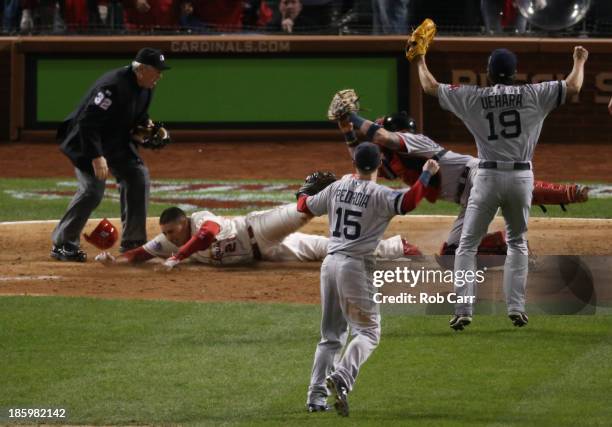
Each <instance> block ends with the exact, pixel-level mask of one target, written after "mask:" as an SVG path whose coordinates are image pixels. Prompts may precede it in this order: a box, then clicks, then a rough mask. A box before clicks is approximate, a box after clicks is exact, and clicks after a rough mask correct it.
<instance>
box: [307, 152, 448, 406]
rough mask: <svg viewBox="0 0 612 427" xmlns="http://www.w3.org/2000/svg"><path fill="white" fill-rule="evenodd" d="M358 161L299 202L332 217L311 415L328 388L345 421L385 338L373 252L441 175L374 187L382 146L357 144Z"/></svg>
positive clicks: (428, 167)
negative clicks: (351, 396) (361, 375)
mask: <svg viewBox="0 0 612 427" xmlns="http://www.w3.org/2000/svg"><path fill="white" fill-rule="evenodd" d="M353 163H354V164H355V167H356V169H357V173H356V174H355V175H346V176H344V177H343V178H342V179H340V180H338V181H336V182H334V183H333V184H331V185H329V186H328V187H327V188H325V189H324V190H323V191H321V192H320V193H318V194H316V195H314V196H302V197H300V199H299V200H298V211H300V212H303V213H307V214H313V215H315V216H320V215H324V214H328V215H329V231H330V239H329V244H328V247H327V256H326V257H325V260H324V261H323V264H322V266H321V305H322V311H323V318H322V321H321V340H320V341H319V344H318V346H317V349H316V352H315V357H314V365H313V368H312V376H311V380H310V387H309V389H308V400H307V402H306V405H307V408H308V410H309V411H310V412H316V411H324V410H327V404H326V400H327V396H328V390H329V392H331V393H332V395H333V397H334V398H335V407H336V410H337V411H338V413H339V414H340V415H343V416H347V415H348V401H347V395H348V392H349V391H351V389H352V388H353V384H354V383H355V378H356V377H357V374H358V372H359V368H360V367H361V365H362V364H363V363H364V362H365V361H366V360H367V358H368V357H369V356H370V354H371V353H372V351H374V349H375V348H376V346H377V345H378V341H379V338H380V315H379V311H378V306H377V304H376V303H375V302H374V298H373V297H374V293H375V292H376V291H375V288H374V286H373V284H372V274H373V271H374V250H375V249H376V246H377V245H378V243H379V242H380V239H381V238H382V235H383V233H384V232H385V230H386V228H387V226H388V225H389V221H391V219H392V218H393V217H394V216H395V215H403V214H405V213H407V212H409V211H411V210H413V209H414V208H415V207H416V206H417V204H418V203H419V201H420V200H421V199H422V198H423V196H424V194H425V189H424V187H426V186H427V185H428V184H429V179H430V178H431V176H432V175H434V174H435V173H436V172H437V171H438V164H437V163H436V162H435V161H434V160H428V162H427V163H426V164H425V165H424V166H423V173H422V174H421V176H420V177H419V180H418V181H417V182H416V183H415V184H414V185H413V186H412V187H411V188H410V190H409V191H393V190H391V189H389V188H387V187H384V186H382V185H378V184H376V183H375V182H374V181H375V180H376V173H377V172H376V171H377V169H378V167H379V166H380V164H381V154H380V149H379V148H378V146H377V145H375V144H372V143H369V142H364V143H361V144H359V145H358V146H357V147H356V148H355V151H354V155H353ZM348 326H350V330H351V334H352V335H353V339H352V340H351V342H350V343H349V344H348V346H347V347H346V349H345V351H344V354H343V355H342V358H341V359H340V360H339V361H338V362H337V363H335V361H336V356H339V355H340V351H341V350H342V348H343V347H344V345H345V343H346V340H347V328H348ZM334 368H335V370H334V371H333V372H332V369H334ZM330 372H331V375H329V376H328V377H327V378H326V376H327V375H328V374H329V373H330ZM326 383H327V387H326Z"/></svg>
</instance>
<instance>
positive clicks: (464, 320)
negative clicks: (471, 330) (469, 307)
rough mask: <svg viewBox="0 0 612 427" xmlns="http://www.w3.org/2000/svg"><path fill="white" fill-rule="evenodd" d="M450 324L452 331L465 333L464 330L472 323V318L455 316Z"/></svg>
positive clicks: (463, 315) (461, 315)
mask: <svg viewBox="0 0 612 427" xmlns="http://www.w3.org/2000/svg"><path fill="white" fill-rule="evenodd" d="M448 323H449V325H450V327H451V329H454V330H455V331H463V328H465V327H466V326H467V325H469V324H470V323H472V316H470V315H467V314H455V315H454V316H453V318H452V319H451V320H450V321H449V322H448Z"/></svg>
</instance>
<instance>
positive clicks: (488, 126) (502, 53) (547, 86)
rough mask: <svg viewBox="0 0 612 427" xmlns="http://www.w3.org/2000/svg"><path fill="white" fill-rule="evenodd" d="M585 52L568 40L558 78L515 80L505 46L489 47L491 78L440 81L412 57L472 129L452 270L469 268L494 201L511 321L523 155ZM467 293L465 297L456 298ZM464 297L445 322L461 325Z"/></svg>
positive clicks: (523, 198)
mask: <svg viewBox="0 0 612 427" xmlns="http://www.w3.org/2000/svg"><path fill="white" fill-rule="evenodd" d="M587 57H588V52H587V50H586V49H584V48H583V47H582V46H576V47H575V48H574V53H573V59H574V66H573V69H572V71H571V73H570V74H569V75H568V76H567V78H566V79H565V80H561V81H549V82H543V83H538V84H526V85H515V84H514V76H515V75H516V71H517V59H516V56H515V55H514V54H513V53H512V52H510V51H509V50H507V49H496V50H494V51H493V52H492V53H491V56H490V57H489V62H488V66H487V74H488V78H489V80H490V82H491V85H492V86H488V87H477V86H459V85H448V84H440V83H438V82H437V81H436V79H435V78H434V77H433V75H432V74H431V73H430V71H429V70H428V68H427V65H426V64H425V55H424V54H423V55H421V56H418V57H417V58H416V62H417V67H418V71H419V79H420V82H421V85H422V86H423V90H424V91H425V92H426V93H427V94H429V95H432V96H436V97H438V98H439V101H440V106H441V107H442V108H443V109H445V110H448V111H450V112H452V113H453V114H455V115H456V116H457V117H459V118H460V119H461V120H462V121H463V122H464V124H465V125H466V127H467V128H468V130H469V131H470V132H471V133H472V135H474V139H475V140H476V146H477V148H478V158H479V159H481V160H480V163H479V165H478V173H477V174H476V177H475V179H474V184H473V188H472V191H471V193H470V197H469V201H468V206H467V209H466V212H465V221H464V226H463V230H462V233H461V238H460V241H459V247H458V249H457V252H456V256H455V271H456V272H457V271H463V272H465V271H474V270H475V269H476V251H477V249H478V245H479V244H480V240H481V239H482V237H483V236H484V235H485V233H486V232H487V228H488V226H489V224H490V223H491V221H492V220H493V217H494V216H495V213H496V212H497V209H498V208H501V211H502V215H503V216H504V219H505V222H506V231H507V233H506V234H507V237H506V239H507V244H508V255H507V257H506V262H505V265H504V279H503V283H504V293H505V296H506V305H507V310H508V316H509V317H510V319H511V320H512V323H513V324H514V325H515V326H524V325H526V324H527V322H528V318H527V314H526V313H525V286H526V284H527V266H528V263H527V256H528V249H527V240H526V238H525V233H526V232H527V222H528V220H529V207H530V205H531V196H532V191H533V171H532V169H533V168H532V163H531V159H532V157H533V152H534V150H535V146H536V144H537V143H538V138H539V137H540V131H541V130H542V124H543V122H544V119H545V118H546V116H547V115H548V114H549V113H550V112H551V111H552V110H553V109H555V108H556V107H559V106H560V105H561V104H563V103H564V102H565V100H566V99H567V98H568V97H571V96H573V95H576V94H577V93H579V92H580V89H581V88H582V82H583V80H584V64H585V62H586V60H587ZM455 292H456V293H457V294H458V295H460V296H472V295H474V283H473V282H471V283H470V282H468V283H466V284H465V285H464V286H461V287H457V286H456V287H455ZM463 300H469V299H463ZM472 310H473V308H472V304H456V305H455V316H454V317H453V318H452V319H451V321H450V326H451V328H453V329H455V330H462V329H463V328H464V327H465V326H467V325H468V324H470V323H471V322H472Z"/></svg>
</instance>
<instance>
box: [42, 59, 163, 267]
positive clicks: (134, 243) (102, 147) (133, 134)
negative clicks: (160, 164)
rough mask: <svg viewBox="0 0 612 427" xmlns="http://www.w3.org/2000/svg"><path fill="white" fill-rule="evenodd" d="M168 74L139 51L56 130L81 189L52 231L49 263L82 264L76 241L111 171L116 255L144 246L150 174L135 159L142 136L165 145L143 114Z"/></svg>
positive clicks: (96, 85)
mask: <svg viewBox="0 0 612 427" xmlns="http://www.w3.org/2000/svg"><path fill="white" fill-rule="evenodd" d="M169 68H170V67H168V66H167V65H166V62H165V58H164V55H163V54H162V53H161V52H160V51H159V50H156V49H152V48H143V49H141V50H140V51H139V52H138V54H137V55H136V57H135V58H134V60H133V61H132V63H131V65H128V66H125V67H121V68H118V69H115V70H112V71H109V72H107V73H106V74H104V75H103V76H102V77H100V78H99V79H98V80H97V81H96V82H95V83H94V84H93V85H92V86H91V88H90V89H89V90H88V91H87V94H86V95H85V97H84V98H83V99H82V101H81V103H80V104H79V106H78V107H77V108H76V109H75V110H74V111H73V112H72V113H71V114H70V115H69V116H68V117H67V118H66V120H65V121H64V122H63V123H62V124H61V125H60V127H59V129H58V131H57V140H58V142H59V143H60V149H61V151H62V152H63V153H64V154H65V155H66V156H67V157H68V158H69V159H70V161H71V162H72V164H73V165H74V168H75V174H76V177H77V179H78V181H79V183H78V189H77V192H76V194H75V195H74V197H73V199H72V200H71V202H70V204H69V205H68V208H67V210H66V213H65V214H64V216H63V217H62V219H61V220H60V222H59V224H58V225H57V226H56V227H55V229H54V230H53V234H52V237H51V238H52V241H53V247H52V249H51V257H52V258H55V259H57V260H60V261H78V262H84V261H86V259H87V254H86V253H85V252H84V251H82V250H81V249H80V244H79V237H80V234H81V231H82V230H83V228H84V227H85V224H86V222H87V220H88V219H89V216H90V215H91V213H92V212H93V210H94V209H96V207H97V206H98V205H99V204H100V202H101V201H102V197H103V196H104V189H105V182H106V178H107V177H108V173H109V171H110V172H111V173H112V174H113V175H114V176H115V178H116V179H117V183H118V185H119V193H120V203H121V221H122V225H123V232H122V238H121V247H120V251H122V252H123V251H126V250H129V249H131V248H135V247H139V246H141V245H142V244H144V243H145V242H146V241H147V235H146V227H145V226H146V217H147V205H148V201H149V185H150V182H149V171H148V170H147V168H146V166H145V165H144V163H143V161H142V159H141V157H140V155H139V153H138V145H140V144H143V142H146V141H143V140H144V139H147V138H143V130H150V131H151V132H155V133H156V135H157V136H158V135H159V134H160V133H163V135H164V138H165V139H168V134H167V132H166V131H165V129H163V128H160V127H159V126H154V124H153V122H152V121H151V120H150V119H149V115H148V113H147V111H148V109H149V105H150V104H151V99H152V96H153V89H154V87H155V85H156V84H157V82H158V81H159V79H160V78H161V76H162V71H164V70H167V69H169ZM145 133H146V132H145ZM149 136H150V133H149ZM144 145H145V146H146V144H144Z"/></svg>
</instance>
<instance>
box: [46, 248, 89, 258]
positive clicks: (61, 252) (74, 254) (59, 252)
mask: <svg viewBox="0 0 612 427" xmlns="http://www.w3.org/2000/svg"><path fill="white" fill-rule="evenodd" d="M50 255H51V258H55V259H56V260H58V261H72V262H85V261H87V254H86V253H85V252H84V251H82V250H81V248H79V247H78V246H74V245H71V244H63V245H53V247H52V248H51V254H50Z"/></svg>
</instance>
